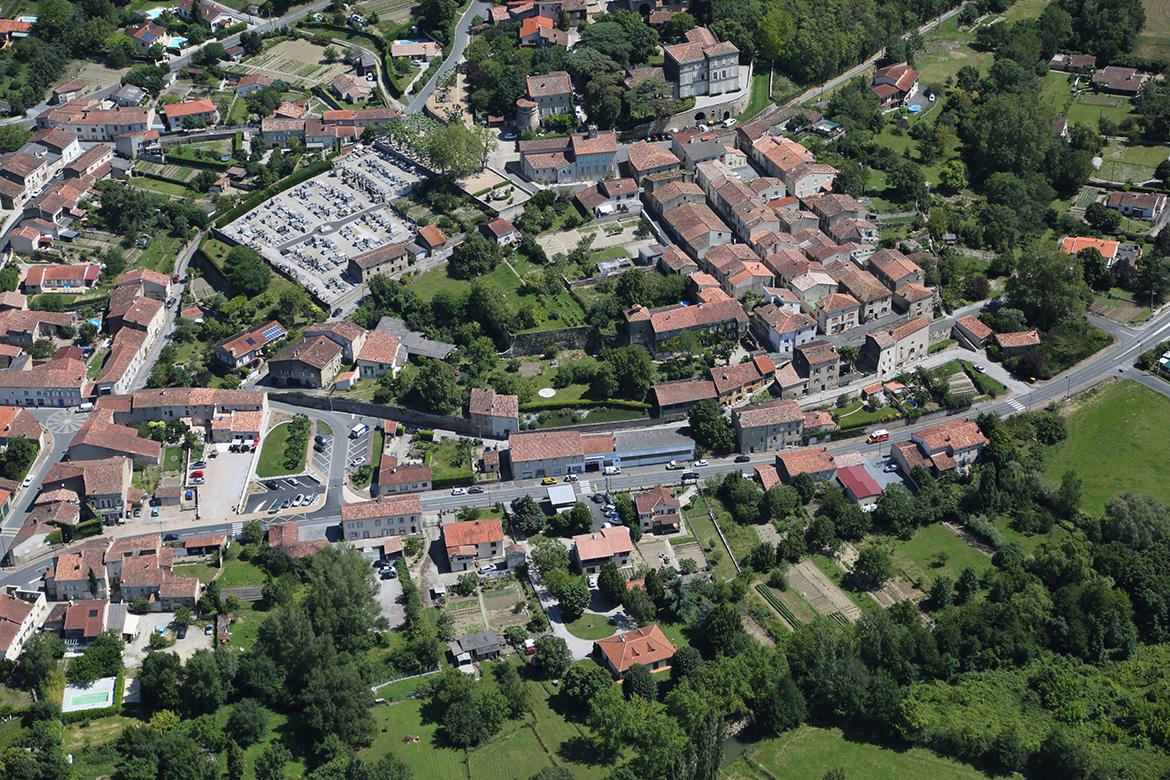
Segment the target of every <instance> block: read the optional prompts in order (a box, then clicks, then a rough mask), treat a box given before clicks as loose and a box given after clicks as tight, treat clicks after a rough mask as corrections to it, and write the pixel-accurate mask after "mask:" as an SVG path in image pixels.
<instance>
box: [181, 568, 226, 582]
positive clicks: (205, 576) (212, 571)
mask: <svg viewBox="0 0 1170 780" xmlns="http://www.w3.org/2000/svg"><path fill="white" fill-rule="evenodd" d="M175 574H176V575H178V576H180V577H194V578H195V579H197V580H199V581H200V582H202V583H204V584H206V583H208V582H211V581H212V580H214V579H215V578H216V575H218V574H219V569H217V568H215V567H214V566H212V565H210V564H207V563H177V564H175Z"/></svg>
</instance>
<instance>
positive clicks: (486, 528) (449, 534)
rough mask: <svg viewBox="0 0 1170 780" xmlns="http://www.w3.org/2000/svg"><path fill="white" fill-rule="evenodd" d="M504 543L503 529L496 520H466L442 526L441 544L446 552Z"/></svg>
mask: <svg viewBox="0 0 1170 780" xmlns="http://www.w3.org/2000/svg"><path fill="white" fill-rule="evenodd" d="M502 541H504V529H503V527H502V526H501V525H500V521H499V519H497V518H492V519H489V520H467V521H465V522H462V523H449V524H448V525H445V526H443V544H444V545H445V546H446V547H447V549H448V550H450V549H452V548H455V547H465V546H469V545H479V544H486V543H490V542H502Z"/></svg>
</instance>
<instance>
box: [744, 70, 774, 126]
mask: <svg viewBox="0 0 1170 780" xmlns="http://www.w3.org/2000/svg"><path fill="white" fill-rule="evenodd" d="M771 102H772V97H771V95H769V94H768V74H767V73H756V74H754V75H753V76H752V96H751V97H750V98H749V99H748V104H747V106H745V107H744V109H743V113H742V114H740V115H739V121H740V122H746V121H748V120H749V119H751V118H752V117H754V116H755V115H756V114H758V113H760V112H761V111H763V110H764V109H765V108H767V107H768V104H769V103H771Z"/></svg>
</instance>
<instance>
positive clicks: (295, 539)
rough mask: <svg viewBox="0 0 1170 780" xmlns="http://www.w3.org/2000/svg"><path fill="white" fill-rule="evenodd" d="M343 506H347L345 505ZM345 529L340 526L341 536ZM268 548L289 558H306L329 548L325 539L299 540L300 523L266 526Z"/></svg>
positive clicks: (292, 522)
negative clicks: (278, 551)
mask: <svg viewBox="0 0 1170 780" xmlns="http://www.w3.org/2000/svg"><path fill="white" fill-rule="evenodd" d="M345 506H348V504H346V505H345ZM344 531H345V528H344V526H342V536H344V535H345V533H344ZM268 546H269V547H272V548H273V549H277V550H280V551H281V552H283V553H284V554H285V555H287V556H288V557H289V558H293V559H298V558H307V557H308V556H310V555H312V554H314V553H317V552H320V551H321V550H324V549H325V548H326V547H328V546H329V541H328V540H327V539H311V540H310V539H306V540H304V541H302V540H301V538H300V523H298V522H296V521H290V522H287V523H273V524H272V525H270V526H268Z"/></svg>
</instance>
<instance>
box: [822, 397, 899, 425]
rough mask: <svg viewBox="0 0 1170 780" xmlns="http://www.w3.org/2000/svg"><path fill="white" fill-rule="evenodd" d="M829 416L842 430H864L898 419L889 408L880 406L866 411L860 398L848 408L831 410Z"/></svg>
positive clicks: (896, 413) (895, 411)
mask: <svg viewBox="0 0 1170 780" xmlns="http://www.w3.org/2000/svg"><path fill="white" fill-rule="evenodd" d="M830 414H832V415H833V419H834V420H836V421H837V424H838V425H840V426H841V427H842V428H865V427H868V426H870V425H874V424H876V423H883V422H888V421H890V420H896V419H898V410H897V409H894V408H893V407H890V406H882V407H879V408H877V409H874V410H873V411H872V412H870V411H866V409H865V404H864V402H862V400H861V399H860V398H858V399H855V400H853V401H850V402H849V405H848V406H843V407H841V408H840V409H833V410H832V411H831V412H830Z"/></svg>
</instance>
